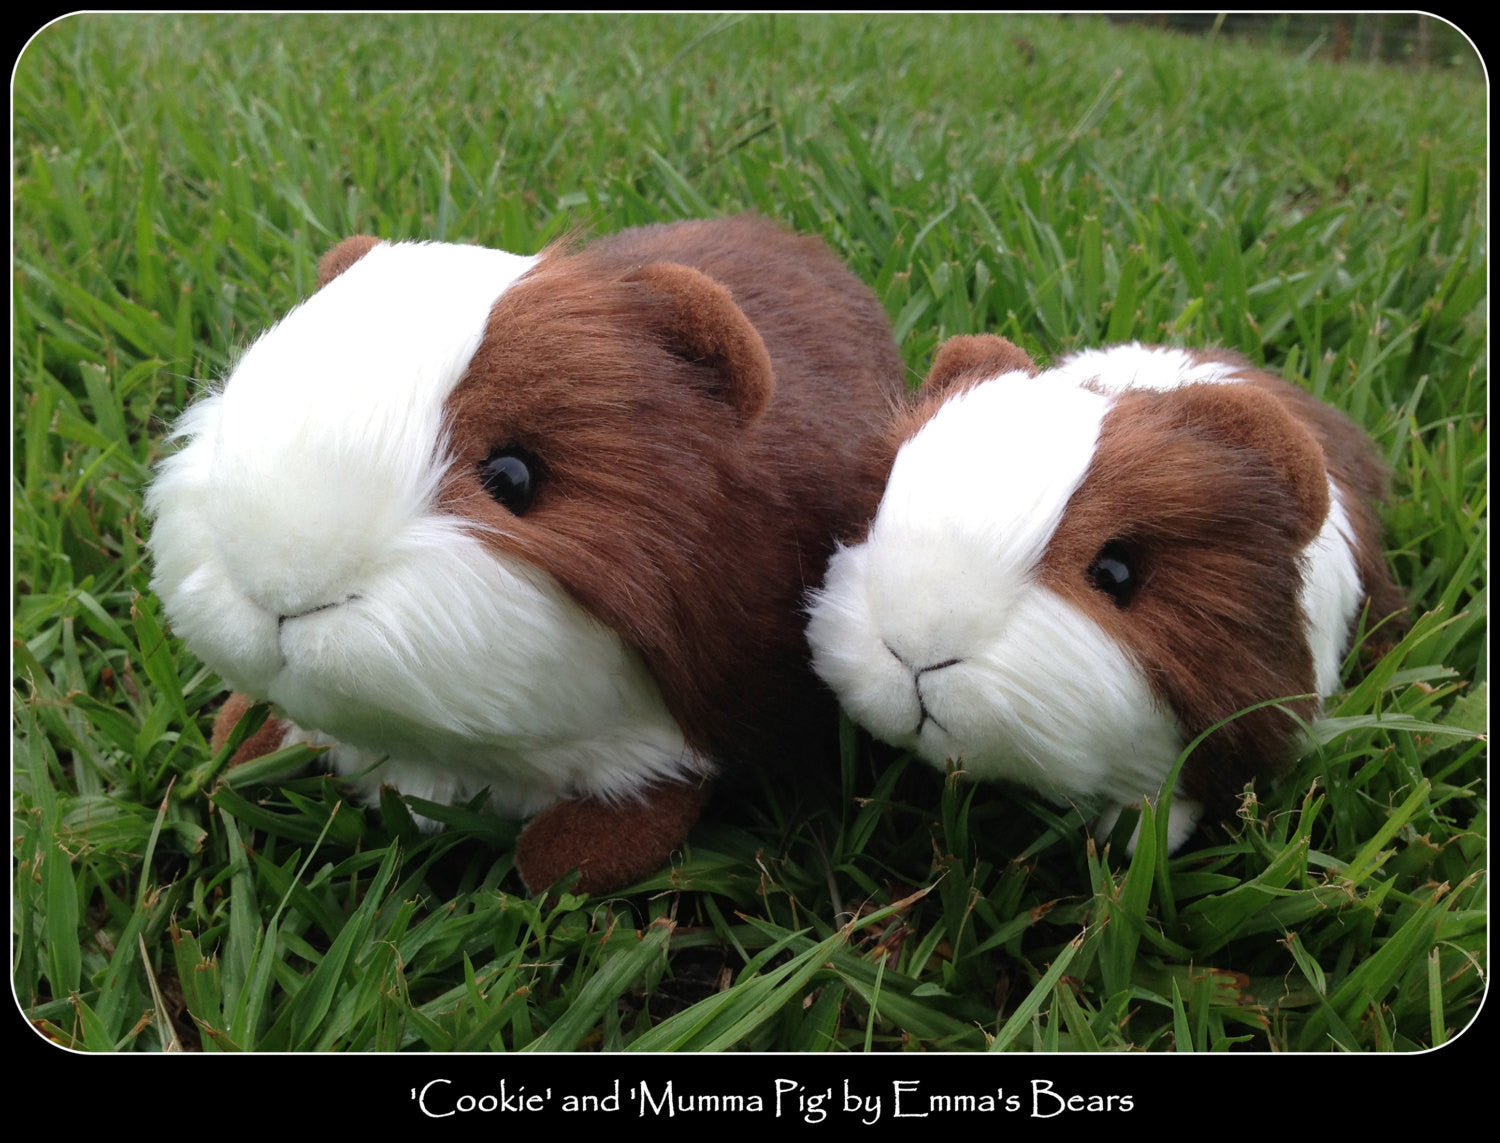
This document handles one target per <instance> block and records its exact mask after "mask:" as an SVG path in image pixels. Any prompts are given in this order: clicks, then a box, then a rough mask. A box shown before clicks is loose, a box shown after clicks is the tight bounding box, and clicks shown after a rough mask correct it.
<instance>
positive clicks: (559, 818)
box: [516, 780, 710, 894]
mask: <svg viewBox="0 0 1500 1143" xmlns="http://www.w3.org/2000/svg"><path fill="white" fill-rule="evenodd" d="M709 790H710V784H709V783H708V781H706V780H702V781H694V782H672V783H668V784H664V785H659V786H652V787H651V788H650V789H648V790H647V791H645V793H644V795H643V796H642V797H641V798H639V799H630V800H625V801H616V802H611V801H604V800H602V799H599V798H574V799H572V800H571V801H566V802H558V803H557V804H556V805H553V806H548V807H547V808H546V809H545V810H543V811H542V812H541V813H539V814H537V815H536V817H534V818H532V819H531V821H530V822H528V823H527V825H526V828H525V829H523V830H522V831H521V836H520V837H518V838H517V839H516V869H517V870H518V871H519V872H520V874H521V880H522V881H524V882H525V883H526V888H527V890H528V892H533V893H535V892H539V891H540V890H543V889H546V888H547V886H549V885H551V884H553V883H554V882H555V881H557V880H558V879H559V878H561V877H562V876H563V875H564V874H566V873H568V872H569V871H570V870H573V869H577V870H578V873H579V877H578V888H579V890H581V891H582V892H584V893H589V894H599V893H610V892H613V891H614V890H616V889H619V888H621V887H623V886H625V885H629V884H630V883H631V882H632V881H639V880H640V879H641V878H643V877H647V876H649V875H650V874H652V873H655V872H656V871H657V870H658V869H660V868H661V867H662V866H663V865H665V864H666V863H667V858H668V857H669V856H670V855H671V853H672V850H674V849H676V848H677V846H679V845H681V844H682V842H683V841H684V840H685V839H686V838H687V835H688V830H690V829H692V828H693V823H694V822H696V821H697V820H698V814H699V813H700V812H701V811H702V809H703V804H704V802H706V801H707V800H708V795H709Z"/></svg>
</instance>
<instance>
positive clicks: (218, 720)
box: [209, 691, 286, 766]
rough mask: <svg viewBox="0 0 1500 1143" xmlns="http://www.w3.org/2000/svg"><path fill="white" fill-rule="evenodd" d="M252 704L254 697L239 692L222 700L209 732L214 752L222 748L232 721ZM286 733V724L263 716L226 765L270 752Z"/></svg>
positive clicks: (234, 721)
mask: <svg viewBox="0 0 1500 1143" xmlns="http://www.w3.org/2000/svg"><path fill="white" fill-rule="evenodd" d="M254 705H255V700H254V699H252V698H250V696H248V695H242V694H240V693H239V692H238V691H236V692H235V693H233V694H231V695H230V696H229V697H228V698H227V699H225V700H224V705H223V706H221V707H220V708H219V713H218V714H216V715H215V716H214V726H213V730H212V731H211V732H210V734H209V745H210V746H212V747H213V748H214V753H216V754H217V753H218V752H219V751H220V750H222V749H224V744H225V743H226V742H228V741H229V736H230V734H231V733H233V731H234V727H235V724H236V723H237V722H239V720H240V718H241V717H243V715H244V713H245V712H246V711H247V710H249V709H250V708H251V707H252V706H254ZM285 733H286V723H284V722H282V721H281V720H280V719H276V718H268V719H266V721H265V722H263V723H261V726H260V729H259V730H257V731H256V732H255V733H254V734H252V735H251V736H250V737H249V738H247V739H245V741H244V742H241V743H240V748H239V749H238V750H236V751H235V752H234V757H233V758H231V759H230V760H229V764H230V765H231V766H238V765H239V764H240V763H241V762H249V761H250V760H251V759H252V758H259V757H261V756H262V755H264V754H270V753H271V752H272V751H273V750H279V749H281V736H282V735H283V734H285Z"/></svg>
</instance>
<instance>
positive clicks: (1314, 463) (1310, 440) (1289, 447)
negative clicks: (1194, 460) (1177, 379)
mask: <svg viewBox="0 0 1500 1143" xmlns="http://www.w3.org/2000/svg"><path fill="white" fill-rule="evenodd" d="M1172 396H1173V398H1174V399H1175V400H1178V401H1180V402H1181V404H1180V410H1181V415H1182V417H1183V419H1184V423H1185V424H1186V425H1187V426H1188V427H1189V428H1190V429H1191V431H1193V432H1195V433H1198V434H1200V435H1202V436H1204V437H1208V438H1210V439H1212V440H1216V441H1219V442H1221V443H1223V444H1226V445H1229V446H1230V447H1232V448H1240V449H1246V450H1250V451H1252V452H1254V453H1257V454H1259V455H1260V456H1262V457H1264V458H1265V460H1266V461H1267V462H1268V463H1269V464H1270V466H1271V469H1272V470H1273V471H1274V472H1275V474H1276V477H1277V479H1278V480H1279V481H1280V482H1281V484H1282V485H1283V486H1284V487H1285V488H1286V490H1287V492H1288V494H1289V495H1290V496H1291V498H1292V502H1293V503H1294V504H1295V505H1296V507H1297V516H1298V519H1299V520H1301V521H1302V522H1303V524H1304V532H1303V534H1301V535H1299V536H1297V537H1296V539H1297V541H1298V542H1299V543H1306V542H1308V541H1310V540H1311V539H1312V538H1313V537H1314V536H1316V535H1317V534H1318V531H1319V529H1321V528H1322V526H1323V521H1324V520H1325V519H1327V517H1328V509H1329V497H1328V468H1327V464H1326V462H1325V460H1324V458H1323V450H1322V448H1321V447H1320V446H1319V445H1318V442H1317V439H1316V438H1315V437H1314V436H1313V434H1312V432H1311V431H1310V430H1309V429H1308V428H1307V426H1305V425H1304V424H1302V422H1301V421H1299V420H1297V418H1296V417H1294V416H1293V415H1292V414H1291V412H1290V411H1289V410H1288V409H1287V408H1286V406H1285V405H1283V404H1282V403H1281V402H1280V401H1278V400H1277V399H1276V398H1275V397H1274V396H1273V395H1272V394H1270V393H1268V392H1266V391H1265V390H1264V389H1260V388H1257V387H1256V386H1254V385H1248V384H1234V383H1230V384H1208V385H1187V386H1184V387H1183V388H1181V389H1179V390H1176V391H1175V393H1174V394H1172Z"/></svg>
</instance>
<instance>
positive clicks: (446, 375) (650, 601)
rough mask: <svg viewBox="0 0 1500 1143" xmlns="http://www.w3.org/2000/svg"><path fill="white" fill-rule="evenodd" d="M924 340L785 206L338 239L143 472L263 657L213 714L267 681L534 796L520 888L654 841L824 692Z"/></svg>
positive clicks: (648, 860) (220, 646)
mask: <svg viewBox="0 0 1500 1143" xmlns="http://www.w3.org/2000/svg"><path fill="white" fill-rule="evenodd" d="M904 373H905V367H904V364H903V362H902V360H901V357H900V354H899V352H898V351H897V349H896V346H895V344H894V341H893V340H892V337H891V332H890V326H889V322H888V320H887V318H886V315H885V311H884V309H883V308H882V306H881V305H880V303H879V301H878V300H877V299H876V298H875V297H874V295H873V294H871V292H870V291H869V290H868V289H867V288H865V287H864V286H863V285H861V284H860V283H859V282H858V281H857V280H856V279H855V278H854V277H853V275H851V274H850V273H849V272H848V270H847V269H846V268H845V267H844V266H843V265H842V263H840V262H839V261H838V259H837V258H835V257H834V255H833V254H832V253H831V252H830V251H829V250H828V248H827V247H826V246H825V245H824V244H823V243H822V242H820V241H819V240H817V239H815V238H811V237H806V236H800V235H795V234H792V233H790V232H788V231H786V230H784V229H783V228H781V227H780V226H778V225H776V224H774V223H772V222H770V221H768V220H764V219H758V218H754V217H748V216H747V217H741V218H734V219H725V220H718V221H700V222H683V223H676V224H672V225H662V226H650V227H642V228H637V229H633V230H627V231H623V232H621V233H619V234H616V235H612V236H609V237H606V238H601V239H598V240H596V241H593V242H589V243H586V244H583V245H582V246H581V247H579V246H577V245H575V244H566V243H565V244H559V245H556V246H552V247H549V248H548V249H546V250H544V251H543V252H542V253H540V254H538V255H535V256H531V255H516V254H510V253H506V252H504V251H500V250H491V249H486V248H483V247H479V246H463V245H454V244H447V243H424V242H381V241H377V240H375V239H373V238H363V237H362V238H352V239H349V240H346V241H345V242H343V243H341V244H339V245H338V246H336V247H335V248H334V249H333V250H331V251H330V252H329V253H328V254H327V255H325V257H324V259H323V261H322V263H321V264H320V267H319V289H318V290H317V292H316V293H314V294H313V295H312V296H311V297H310V298H308V299H307V300H306V301H305V302H303V303H302V304H301V305H299V306H298V307H296V308H295V309H294V310H292V311H291V312H290V313H289V314H288V315H287V316H286V317H285V318H283V319H282V320H281V321H280V322H279V323H278V324H277V325H276V326H274V327H273V328H272V329H271V330H269V331H268V332H266V333H265V334H264V335H262V336H261V337H260V338H259V339H258V340H257V341H255V342H254V343H253V344H252V345H251V346H250V348H249V349H248V350H247V351H246V352H245V353H244V355H243V356H242V358H241V359H240V361H239V362H238V363H237V365H236V366H235V368H234V370H233V371H232V373H231V375H230V376H229V378H228V379H227V381H225V382H224V383H223V384H222V385H221V386H218V387H217V388H216V389H215V390H214V391H213V392H211V393H210V394H208V395H206V396H205V397H204V398H203V399H201V400H199V401H198V402H196V403H195V404H194V405H193V407H191V408H190V409H189V410H188V411H187V413H186V414H185V415H184V416H183V418H182V419H181V421H180V422H179V424H178V426H177V428H176V432H175V434H174V436H175V437H176V439H177V440H178V441H180V442H181V447H180V448H179V449H178V450H177V451H176V452H175V453H173V454H172V455H170V456H169V457H168V458H167V459H166V460H165V461H164V462H163V463H162V465H161V467H160V470H159V472H158V474H157V476H156V478H155V480H154V482H153V484H152V486H151V488H150V489H149V491H148V495H147V507H148V510H149V513H150V515H151V516H152V518H153V527H152V536H151V551H152V555H153V560H154V572H153V578H152V583H153V587H154V588H155V590H156V592H157V593H158V595H159V596H160V598H161V599H162V601H163V603H164V605H165V611H166V614H167V617H168V618H169V620H170V622H171V624H172V626H173V628H174V630H175V631H176V633H177V634H178V635H179V636H181V637H182V639H183V640H184V641H185V643H186V644H187V645H188V647H189V648H191V649H192V650H193V651H194V652H195V653H196V654H198V655H199V657H201V658H202V659H203V660H204V662H205V663H207V664H208V665H209V666H210V667H211V668H213V669H214V670H215V671H216V672H218V673H219V674H220V675H221V676H222V677H223V678H224V679H226V680H227V681H228V682H229V683H230V684H231V685H232V686H233V687H234V688H235V689H236V691H238V692H240V694H239V695H238V696H236V697H235V699H234V701H232V702H231V703H229V704H227V705H226V707H225V708H224V712H223V713H222V714H221V716H220V719H219V722H218V724H217V725H216V727H215V734H214V738H215V742H216V744H218V743H222V742H223V741H224V740H225V739H226V738H227V737H228V734H229V730H230V729H231V728H232V727H233V725H234V720H235V719H236V718H237V717H238V714H239V713H240V712H241V711H243V710H244V709H245V707H246V706H247V705H248V699H249V698H253V699H257V700H268V701H270V702H271V703H272V704H273V705H274V707H275V708H276V709H277V711H278V713H279V715H280V716H282V717H279V718H278V719H277V721H276V722H275V723H274V724H273V725H272V726H271V727H270V728H269V729H266V728H263V729H262V731H261V732H260V733H259V734H258V735H257V740H256V742H255V743H254V744H252V749H253V750H256V751H259V752H264V751H265V750H267V749H273V748H275V747H276V746H278V745H281V744H284V743H290V742H293V741H306V742H311V743H313V744H316V745H324V746H328V747H329V750H328V751H327V754H326V759H327V762H328V764H329V765H330V766H331V767H332V769H333V770H334V771H335V772H337V773H338V774H340V775H342V776H343V777H344V778H345V779H346V780H347V782H348V784H349V785H351V786H352V787H353V788H354V790H355V792H356V793H358V794H361V795H362V796H365V797H367V798H368V797H374V796H375V795H376V792H377V791H378V789H379V787H380V786H381V785H390V786H393V787H395V788H396V789H397V790H399V791H401V792H402V793H406V794H410V795H415V796H417V797H420V798H423V799H426V800H428V801H433V802H439V803H457V802H463V801H467V800H469V799H471V798H474V797H475V796H477V795H478V794H480V793H481V792H482V791H485V790H487V791H488V804H489V806H490V807H491V808H492V809H493V810H494V811H495V812H497V813H499V814H502V815H505V816H509V817H517V818H521V817H532V815H536V816H535V817H533V818H532V821H531V822H530V824H529V825H528V826H527V828H526V829H525V830H524V831H523V832H522V834H521V837H520V840H519V842H518V845H517V864H518V867H519V868H520V871H521V873H522V876H523V878H524V879H525V880H526V882H527V883H528V884H529V885H530V886H531V887H532V888H535V889H542V888H545V887H546V886H547V885H549V884H551V883H552V882H553V881H554V880H555V879H556V878H557V877H559V876H560V875H562V874H564V873H566V872H567V871H568V870H569V869H573V868H578V869H580V870H581V872H582V880H581V882H580V884H581V885H582V887H583V888H585V889H586V890H588V891H592V892H603V891H608V890H611V889H614V888H617V887H619V886H620V885H622V884H625V883H627V882H630V881H633V880H636V879H638V878H640V877H642V876H645V875H647V874H649V873H651V872H653V871H654V870H655V869H656V868H659V867H660V865H661V864H662V863H664V862H665V861H666V859H667V858H668V856H669V855H670V852H671V850H672V848H673V847H674V846H676V845H677V844H678V843H680V842H681V841H682V840H683V838H684V836H685V835H686V832H687V829H688V828H689V827H690V826H691V824H692V822H693V821H694V819H695V818H696V816H697V813H698V809H699V806H700V804H701V802H702V799H703V791H704V789H705V782H706V780H707V779H708V778H709V777H711V776H713V775H714V774H716V773H717V772H718V771H719V770H720V768H721V767H725V766H729V765H732V764H735V763H742V762H746V761H750V762H760V761H764V760H766V759H767V758H773V757H776V756H782V755H789V754H794V753H795V752H797V751H799V750H802V749H805V748H806V747H805V745H804V744H805V741H806V739H805V738H803V737H801V736H803V735H805V734H806V733H807V732H808V729H809V727H810V726H812V725H826V724H827V719H826V714H824V712H823V711H822V709H821V708H819V707H816V705H815V704H816V703H817V701H818V699H817V696H818V695H819V692H820V691H821V689H822V688H820V687H818V686H817V684H816V681H815V680H814V679H813V678H812V676H811V673H810V670H809V667H808V663H807V653H806V647H805V644H804V642H803V638H802V611H801V605H802V600H803V597H804V594H805V592H806V591H807V590H808V588H809V587H810V586H812V585H813V584H815V583H816V582H817V579H818V577H819V576H821V574H822V569H823V566H824V563H825V561H826V559H827V557H828V555H829V553H830V552H831V551H832V549H833V545H834V541H835V540H836V539H839V538H841V537H842V538H847V537H849V536H850V535H852V534H854V533H855V532H857V530H858V529H859V528H861V527H863V522H864V521H865V520H866V519H868V517H869V514H870V513H871V512H872V511H873V510H874V506H875V503H876V502H877V501H878V499H879V495H880V487H881V484H882V482H883V471H882V470H881V468H880V466H879V464H878V463H876V462H874V461H873V459H872V458H873V457H874V456H875V455H876V454H875V451H874V450H872V449H871V448H870V447H869V446H870V443H871V442H872V441H877V440H879V439H881V437H882V436H883V433H884V425H885V423H886V420H887V418H888V416H889V411H890V408H891V405H892V403H893V402H894V401H896V400H897V399H898V396H899V394H900V392H901V390H902V388H903V378H904ZM824 701H825V702H828V703H829V709H831V700H827V699H825V700H824ZM820 714H824V716H823V717H822V718H821V721H820V719H819V716H820Z"/></svg>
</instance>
